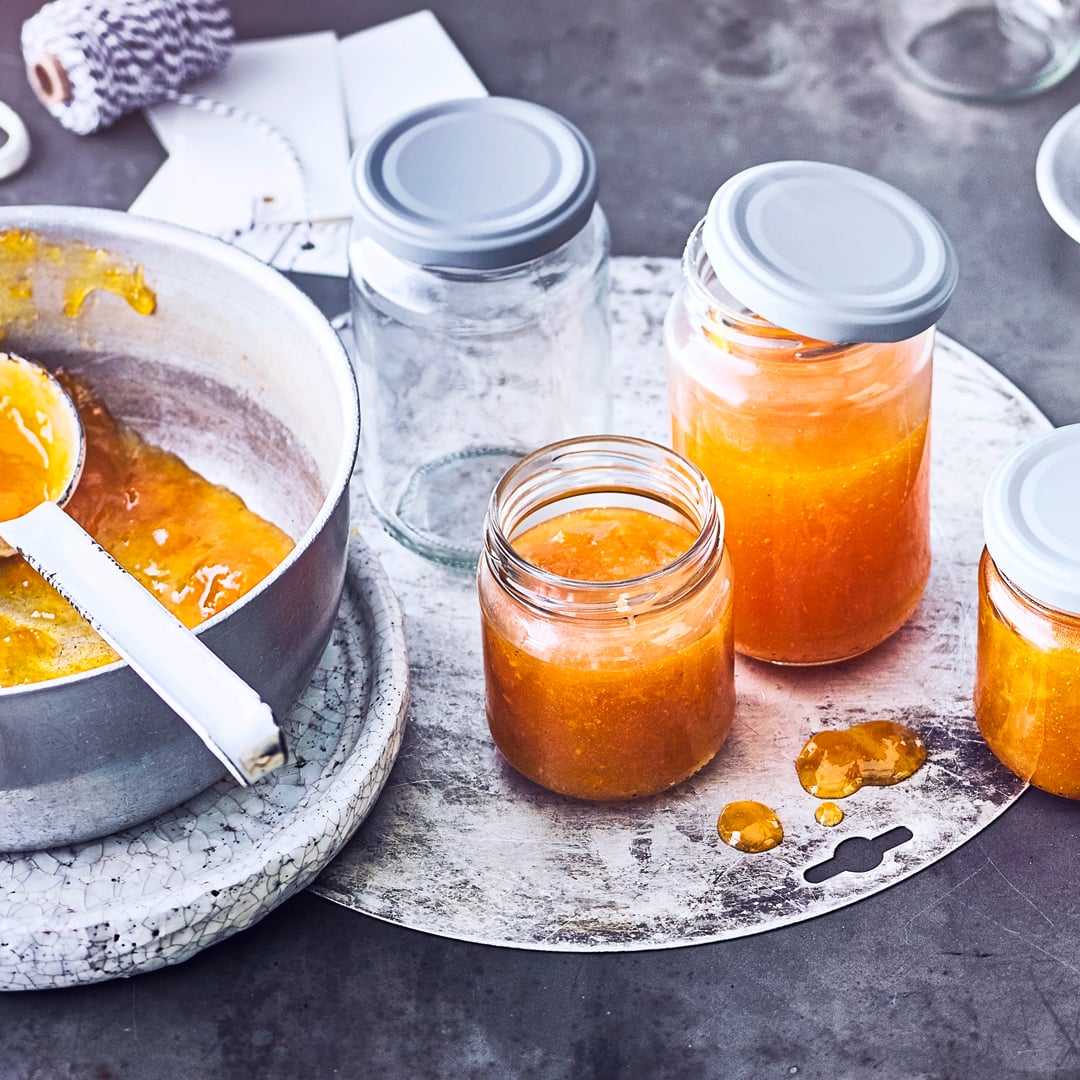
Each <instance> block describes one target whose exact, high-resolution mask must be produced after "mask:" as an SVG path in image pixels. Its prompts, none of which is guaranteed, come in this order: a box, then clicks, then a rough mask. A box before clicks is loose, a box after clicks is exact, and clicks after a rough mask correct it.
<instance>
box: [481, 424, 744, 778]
mask: <svg viewBox="0 0 1080 1080" xmlns="http://www.w3.org/2000/svg"><path fill="white" fill-rule="evenodd" d="M478 578H479V593H480V611H481V621H482V631H483V649H484V675H485V683H486V700H487V718H488V724H489V726H490V728H491V733H492V736H493V737H494V740H495V744H496V746H498V748H499V750H500V751H501V752H502V754H503V756H504V757H505V758H506V759H507V761H509V762H510V764H511V765H513V766H514V768H515V769H517V770H518V771H519V772H521V773H523V774H524V775H525V776H527V777H529V778H530V779H531V780H534V781H535V782H536V783H538V784H541V785H542V786H543V787H546V788H549V789H550V790H552V791H557V792H560V793H562V794H564V795H572V796H575V797H578V798H583V799H627V798H632V797H635V796H642V795H651V794H654V793H656V792H659V791H663V790H664V789H665V788H668V787H671V786H672V785H673V784H677V783H678V782H679V781H680V780H683V779H685V778H686V777H688V776H690V775H691V774H693V773H695V772H697V771H698V770H699V769H700V768H701V767H702V766H703V765H705V764H706V763H707V762H708V761H709V760H710V759H711V758H712V757H713V756H714V755H715V754H716V752H717V750H719V749H720V747H721V745H722V744H723V742H724V740H725V738H726V737H727V734H728V731H729V730H730V728H731V721H732V717H733V715H734V711H735V682H734V647H733V639H732V594H731V566H730V561H729V559H728V557H727V555H726V553H725V548H724V522H723V516H722V511H721V509H720V506H719V505H718V503H717V501H716V499H715V497H714V495H713V492H712V490H711V488H710V487H709V484H708V482H707V481H706V480H705V477H704V476H702V474H701V473H700V472H699V470H698V469H696V468H695V467H694V466H693V465H691V464H690V463H689V462H687V461H685V460H683V459H682V458H681V457H679V455H677V454H674V453H673V452H672V451H671V450H668V449H666V448H665V447H662V446H659V445H657V444H655V443H650V442H646V441H644V440H641V439H632V438H622V437H617V436H597V437H593V438H580V439H571V440H567V441H565V442H559V443H554V444H553V445H551V446H548V447H545V448H544V449H542V450H538V451H536V452H535V453H533V454H531V455H529V456H528V457H526V458H524V459H522V461H521V462H519V463H518V464H517V465H515V466H514V467H513V468H511V469H510V470H509V471H508V472H507V473H506V475H505V476H504V477H503V479H502V480H501V482H500V483H499V485H498V486H497V487H496V489H495V492H494V494H493V495H492V499H491V503H490V506H489V508H488V513H487V519H486V522H485V548H484V552H483V554H482V555H481V557H480V566H479V576H478Z"/></svg>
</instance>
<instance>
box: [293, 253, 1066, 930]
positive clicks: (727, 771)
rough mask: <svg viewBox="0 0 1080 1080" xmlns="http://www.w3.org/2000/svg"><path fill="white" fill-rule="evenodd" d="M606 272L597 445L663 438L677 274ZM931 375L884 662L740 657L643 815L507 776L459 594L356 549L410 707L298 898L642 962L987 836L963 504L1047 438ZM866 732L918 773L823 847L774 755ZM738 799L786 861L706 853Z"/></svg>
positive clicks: (667, 269)
mask: <svg viewBox="0 0 1080 1080" xmlns="http://www.w3.org/2000/svg"><path fill="white" fill-rule="evenodd" d="M613 269H614V275H613V276H614V297H613V301H614V305H613V306H614V312H613V314H614V330H615V357H616V362H617V365H618V369H619V390H618V395H617V399H616V402H617V427H618V429H619V430H620V431H623V432H628V433H634V434H640V435H644V436H647V437H650V438H653V439H656V440H658V441H661V442H666V441H667V440H668V429H667V406H666V401H665V391H664V360H663V350H662V344H661V326H662V322H663V317H664V312H665V310H666V307H667V303H668V299H669V297H670V296H671V293H672V292H673V291H674V289H675V287H676V285H677V283H678V277H679V268H678V263H677V262H676V261H675V260H671V259H628V258H622V259H616V260H614V267H613ZM935 371H936V373H935V391H934V422H933V439H934V443H933V481H932V484H933V491H932V498H933V544H934V569H933V574H932V578H931V581H930V585H929V587H928V590H927V592H926V596H925V598H924V601H923V603H922V605H921V607H920V608H919V609H918V611H917V612H916V614H915V616H914V617H913V618H912V619H911V621H910V622H909V623H908V625H907V626H905V627H904V628H903V629H902V630H901V631H900V632H899V633H898V634H896V635H895V636H894V637H893V638H891V639H890V640H889V641H888V642H886V643H885V644H884V645H882V646H880V647H879V648H877V649H875V650H873V651H872V652H871V653H869V654H867V655H865V656H863V657H860V658H858V659H856V660H853V661H849V662H847V663H844V664H836V665H832V666H829V667H822V668H810V669H790V668H788V669H785V668H777V667H772V666H769V665H766V664H758V663H754V662H752V661H743V660H740V661H739V662H738V663H737V668H736V679H737V690H738V708H737V714H736V721H735V726H734V729H733V732H732V735H731V737H730V739H729V740H728V743H727V745H726V746H725V747H724V749H723V750H722V751H721V752H720V754H719V755H718V756H717V758H716V759H715V760H714V761H713V762H712V764H711V765H709V766H708V767H707V768H706V769H704V770H703V771H702V772H701V773H699V774H698V775H697V776H695V777H693V778H692V779H691V780H689V781H688V782H686V783H684V784H682V785H681V786H680V787H678V788H677V789H675V790H673V791H672V792H670V793H667V794H665V795H663V796H660V797H656V798H652V799H648V800H643V801H641V802H637V803H626V804H620V805H614V806H612V805H590V804H584V803H578V802H574V801H572V800H569V799H564V798H561V797H559V796H556V795H552V794H550V793H548V792H546V791H543V790H541V789H540V788H538V787H536V786H534V785H532V784H530V783H529V782H528V781H526V780H524V779H522V778H521V777H519V776H518V775H517V774H516V773H514V772H513V770H511V769H510V768H509V767H508V766H507V765H506V764H505V763H504V762H503V761H502V760H501V758H500V757H499V755H498V754H497V752H496V751H495V749H494V747H493V745H492V743H491V739H490V737H489V735H488V732H487V728H486V724H485V720H484V706H483V680H482V668H481V659H480V641H479V637H480V635H479V615H478V611H477V603H476V598H475V588H474V585H473V583H472V581H471V580H469V578H468V577H467V576H465V575H454V574H453V573H452V572H449V571H446V570H444V569H441V568H439V567H437V566H434V565H432V564H429V563H426V562H425V561H424V560H422V559H420V558H418V557H417V556H414V555H411V554H410V553H408V552H406V551H404V550H403V549H401V548H399V547H397V546H396V545H395V544H394V543H393V541H391V540H389V539H388V538H386V537H379V536H377V535H376V533H375V531H374V530H373V529H372V530H369V535H371V536H372V538H373V539H372V542H373V544H374V545H375V546H376V547H377V549H378V550H379V551H380V553H381V556H382V559H383V562H384V565H385V566H386V568H387V571H388V573H389V574H390V576H391V579H392V580H393V582H394V587H395V589H396V591H397V594H398V596H399V598H400V600H401V603H402V606H403V608H404V610H405V613H406V617H407V619H408V628H409V652H410V657H411V663H412V676H411V678H412V698H413V701H412V705H411V709H410V720H409V727H408V730H407V732H406V737H405V741H404V745H403V748H402V752H401V754H400V757H399V759H398V762H397V764H396V766H395V768H394V771H393V773H392V774H391V777H390V780H389V782H388V784H387V787H386V790H385V791H384V793H383V796H382V798H381V799H380V800H379V803H378V805H377V806H376V807H375V809H374V811H373V813H372V814H371V815H370V817H369V818H368V819H367V821H366V822H365V823H364V825H363V827H362V829H361V830H360V831H359V832H358V834H357V835H356V837H355V838H354V839H353V840H352V841H351V842H350V843H349V844H348V845H347V846H346V848H345V849H344V850H343V851H342V853H341V854H340V855H339V856H338V858H337V859H336V860H335V861H334V862H333V863H332V864H331V865H330V866H329V867H328V868H327V870H326V871H324V872H323V874H322V875H321V876H320V877H319V878H318V879H317V881H316V882H315V883H314V885H313V889H314V891H316V892H317V893H319V894H320V895H322V896H325V897H328V898H330V899H331V900H335V901H337V902H338V903H341V904H344V905H346V906H348V907H350V908H354V909H355V910H357V911H361V912H365V913H367V914H369V915H373V916H376V917H378V918H380V919H385V920H387V921H389V922H394V923H399V924H401V925H403V926H408V927H412V928H414V929H417V930H425V931H428V932H430V933H435V934H442V935H446V936H449V937H454V938H461V939H465V940H470V941H479V942H486V943H490V944H498V945H516V946H523V947H526V948H534V949H555V950H568V951H575V950H576V951H599V950H629V949H652V948H661V947H671V946H679V945H690V944H695V943H698V942H704V941H711V940H716V939H721V938H731V937H737V936H740V935H745V934H753V933H757V932H758V931H762V930H768V929H770V928H771V927H775V926H780V925H783V924H786V923H792V922H796V921H798V920H800V919H808V918H810V917H812V916H814V915H818V914H820V913H823V912H826V911H831V910H834V909H836V908H839V907H842V906H843V905H845V904H849V903H851V902H853V901H855V900H859V899H860V898H862V897H866V896H869V895H870V894H872V893H875V892H877V891H879V890H881V889H884V888H886V887H887V886H890V885H893V884H895V883H897V882H899V881H902V880H903V879H904V878H905V877H908V876H909V875H911V874H914V873H915V872H917V871H918V870H920V869H922V868H923V867H925V866H928V865H929V864H931V863H932V862H934V861H935V860H937V859H939V858H941V857H942V856H943V855H945V854H947V853H948V852H950V851H952V850H954V849H955V848H956V847H958V846H959V845H960V844H962V843H964V841H966V840H968V839H970V838H971V837H972V836H974V835H975V834H976V833H977V832H979V830H980V829H982V828H983V827H984V826H986V825H987V824H989V823H990V822H991V821H992V820H993V819H994V818H995V817H996V816H997V815H998V814H1000V813H1001V812H1002V811H1003V810H1005V809H1006V808H1007V807H1008V806H1009V805H1010V803H1012V802H1013V801H1014V800H1015V799H1016V798H1017V797H1018V796H1019V795H1020V793H1021V792H1022V791H1023V789H1024V784H1023V783H1022V782H1021V781H1020V780H1018V779H1017V778H1016V777H1015V776H1013V775H1012V773H1010V772H1008V771H1007V770H1006V769H1004V768H1003V767H1002V766H1000V765H999V764H998V763H997V761H996V760H995V759H994V758H993V757H992V755H991V754H990V752H989V751H988V750H987V748H986V747H985V745H984V743H983V741H982V739H981V738H980V736H979V734H978V731H977V729H976V726H975V721H974V719H973V716H972V710H971V691H972V682H973V676H974V648H975V598H976V577H975V569H976V563H977V560H978V557H979V553H980V550H981V547H982V535H981V514H980V507H981V500H982V491H983V488H984V485H985V481H986V479H987V478H988V477H989V474H990V472H991V470H992V469H993V467H994V465H995V464H996V463H997V461H998V460H1000V458H1001V457H1002V456H1003V455H1004V454H1005V453H1007V452H1008V451H1009V450H1010V449H1012V447H1014V446H1015V445H1017V444H1018V443H1019V442H1021V441H1023V440H1025V439H1026V438H1028V437H1029V436H1031V435H1032V434H1034V433H1036V432H1038V431H1042V430H1044V429H1046V428H1047V427H1048V426H1049V424H1048V422H1047V420H1046V419H1045V418H1044V417H1043V416H1042V415H1041V414H1040V413H1039V411H1038V410H1037V409H1036V408H1035V406H1034V405H1033V404H1032V403H1031V402H1030V401H1029V400H1027V399H1026V398H1025V397H1024V396H1023V394H1021V393H1020V392H1019V391H1018V390H1017V389H1016V387H1014V386H1012V385H1011V384H1010V383H1009V382H1008V381H1007V380H1005V379H1004V378H1003V377H1002V376H1001V375H999V374H998V373H997V372H996V371H994V370H993V369H992V368H991V367H989V366H988V365H987V364H986V363H984V362H983V361H982V360H980V359H979V358H978V357H977V356H975V355H974V354H972V353H971V352H970V351H968V350H967V349H965V348H963V347H962V346H960V345H958V344H957V343H956V342H954V341H951V340H949V339H948V338H947V337H944V336H940V337H939V341H938V348H937V353H936V369H935ZM357 505H358V506H359V505H360V503H359V500H358V503H357ZM871 718H882V719H892V720H899V721H902V722H904V723H906V724H908V725H910V726H912V727H914V728H916V729H917V730H918V731H919V732H920V733H921V734H922V735H923V736H924V738H925V739H926V742H927V744H928V747H929V760H928V763H927V764H926V765H925V766H924V767H923V768H922V769H921V770H920V771H919V772H918V773H916V775H915V776H914V777H913V778H912V779H911V780H909V781H907V782H905V783H902V784H899V785H897V786H895V787H890V788H864V789H863V790H862V791H860V792H858V793H857V794H855V795H853V796H852V797H850V798H849V799H846V800H844V802H843V804H842V805H843V809H844V811H845V814H846V816H845V818H844V820H843V822H842V823H841V824H840V825H839V826H837V827H835V828H833V829H825V828H823V827H822V826H820V825H818V824H817V823H816V822H815V820H814V809H815V807H816V806H817V800H815V799H813V798H812V797H811V796H809V795H807V794H806V793H805V792H804V791H803V790H802V788H801V787H800V786H799V783H798V780H797V778H796V775H795V770H794V766H793V762H794V759H795V757H796V755H797V753H798V751H799V749H800V747H801V746H802V745H803V743H804V741H805V740H806V739H807V738H808V737H809V736H810V735H811V734H812V733H814V732H815V731H819V730H821V729H824V728H838V727H845V726H847V725H849V724H851V723H854V722H858V721H861V720H867V719H871ZM736 799H758V800H760V801H762V802H765V803H767V804H769V805H771V806H772V807H773V808H774V809H776V810H777V812H778V813H779V816H780V818H781V820H782V822H783V826H784V830H785V839H784V842H783V843H782V844H781V845H780V846H779V847H777V848H775V849H773V850H772V851H769V852H766V853H764V854H757V855H748V854H743V853H740V852H737V851H734V850H732V849H730V848H727V847H725V846H724V844H723V843H721V842H720V840H719V838H718V836H717V832H716V819H717V815H718V814H719V812H720V810H721V808H722V807H723V805H724V804H725V803H727V802H729V801H732V800H736Z"/></svg>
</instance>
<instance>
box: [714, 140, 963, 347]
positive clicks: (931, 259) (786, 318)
mask: <svg viewBox="0 0 1080 1080" xmlns="http://www.w3.org/2000/svg"><path fill="white" fill-rule="evenodd" d="M702 242H703V243H704V246H705V251H706V254H707V255H708V256H709V262H710V263H711V264H712V267H713V270H714V271H715V273H716V276H717V278H718V280H719V281H720V283H721V284H722V285H723V286H724V287H725V288H726V289H727V291H728V292H730V293H731V294H732V296H734V297H735V298H736V299H737V300H739V301H741V302H742V303H743V304H745V305H746V306H747V307H748V308H750V309H751V310H752V311H754V312H756V313H757V314H758V315H761V316H763V317H764V318H766V319H768V320H769V321H770V322H772V323H774V324H776V325H777V326H781V327H783V328H784V329H786V330H791V331H794V332H796V333H800V334H808V335H812V336H813V337H816V338H820V339H821V340H823V341H837V342H846V341H902V340H903V339H904V338H908V337H912V336H913V335H915V334H918V333H920V332H921V331H923V330H925V329H926V328H927V327H929V326H932V325H933V324H934V323H935V322H937V320H938V318H939V317H940V316H941V314H942V312H943V311H944V310H945V307H946V305H947V304H948V302H949V298H950V297H951V296H952V293H953V289H954V288H955V287H956V279H957V262H956V253H955V251H954V250H953V246H952V244H951V242H950V241H949V238H948V236H946V234H945V232H944V230H943V229H942V228H941V226H940V225H939V224H938V223H937V221H936V220H935V219H934V218H933V217H932V216H931V215H930V214H929V213H928V212H927V211H926V210H925V209H924V208H923V207H922V206H921V205H920V204H919V203H917V202H916V201H915V200H914V199H912V198H911V197H910V196H909V195H906V194H904V193H903V192H902V191H900V190H898V189H897V188H895V187H893V186H892V185H891V184H887V183H885V181H883V180H879V179H877V178H876V177H873V176H868V175H867V174H866V173H862V172H859V171H857V170H855V169H849V168H845V167H844V166H842V165H831V164H826V163H824V162H818V161H776V162H770V163H768V164H765V165H757V166H754V167H753V168H750V169H747V170H745V171H743V172H741V173H738V174H736V175H735V176H733V177H732V178H731V179H730V180H728V181H727V182H726V183H724V184H723V185H722V186H721V187H720V189H719V191H717V193H716V195H715V196H714V197H713V200H712V202H711V203H710V204H709V209H708V213H707V214H706V216H705V221H704V224H703V227H702Z"/></svg>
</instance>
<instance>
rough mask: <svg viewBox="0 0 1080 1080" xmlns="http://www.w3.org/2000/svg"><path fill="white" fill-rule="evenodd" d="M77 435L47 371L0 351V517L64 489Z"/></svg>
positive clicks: (21, 510)
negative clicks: (4, 354)
mask: <svg viewBox="0 0 1080 1080" xmlns="http://www.w3.org/2000/svg"><path fill="white" fill-rule="evenodd" d="M78 438H79V433H78V431H77V430H76V429H75V426H74V424H73V418H72V417H71V414H70V410H69V408H68V406H67V405H66V403H65V402H64V401H63V400H62V398H60V397H58V395H57V392H56V388H55V386H54V384H53V383H52V382H51V380H50V379H49V376H48V375H47V373H46V372H45V371H43V370H42V369H41V368H39V367H37V366H36V365H35V364H29V363H24V362H22V361H19V360H13V359H9V358H8V357H6V356H3V355H0V521H8V520H9V519H11V518H16V517H21V516H22V515H23V514H25V513H27V512H29V511H30V510H32V509H33V508H34V507H35V506H37V505H38V504H39V503H42V502H46V501H50V500H53V501H55V500H56V499H59V498H60V496H61V495H63V493H64V491H65V490H66V488H67V486H68V483H69V481H70V480H71V479H72V475H73V473H74V470H75V468H76V463H77V461H78Z"/></svg>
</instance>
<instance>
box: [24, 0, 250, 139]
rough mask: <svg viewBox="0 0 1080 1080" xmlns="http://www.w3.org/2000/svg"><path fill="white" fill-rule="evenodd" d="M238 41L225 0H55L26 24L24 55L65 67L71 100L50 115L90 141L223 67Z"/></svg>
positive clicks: (54, 108)
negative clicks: (131, 114) (48, 57)
mask: <svg viewBox="0 0 1080 1080" xmlns="http://www.w3.org/2000/svg"><path fill="white" fill-rule="evenodd" d="M234 37H235V33H234V31H233V26H232V19H231V17H230V15H229V11H228V9H227V8H226V7H225V6H224V5H223V4H221V3H220V2H219V0H98V2H96V3H95V2H93V0H52V2H51V3H48V4H46V5H45V6H44V7H43V8H42V9H41V10H40V11H39V12H38V13H37V14H36V15H32V16H31V17H30V18H29V19H27V20H26V22H25V23H23V28H22V50H23V55H24V57H25V58H26V60H27V63H32V62H33V61H34V59H35V58H38V57H40V56H43V55H52V56H55V57H56V58H57V59H58V60H59V61H60V64H61V65H62V67H63V68H64V71H65V72H66V73H67V77H68V81H69V82H70V84H71V100H70V101H67V102H62V103H56V104H53V105H50V106H49V111H50V112H51V113H52V114H53V116H55V117H56V118H57V119H58V120H59V121H60V123H61V124H63V126H64V127H66V128H68V129H69V130H70V131H74V132H76V133H77V134H79V135H89V134H92V133H93V132H95V131H100V130H101V129H102V128H106V127H108V126H109V125H110V124H112V123H114V122H115V121H116V120H118V119H119V118H120V117H121V116H123V115H124V114H125V113H129V112H133V111H134V110H136V109H140V108H143V107H144V106H146V105H152V104H154V103H156V102H159V101H161V100H163V99H164V98H165V97H166V95H167V94H168V93H169V92H170V91H175V90H178V89H179V88H180V87H181V86H183V85H184V84H185V83H187V82H189V81H190V80H191V79H195V78H198V76H200V75H205V74H208V73H209V72H211V71H215V70H217V69H218V68H221V67H223V66H224V65H225V64H226V62H227V61H228V59H229V57H230V56H231V55H232V46H233V40H234Z"/></svg>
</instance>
